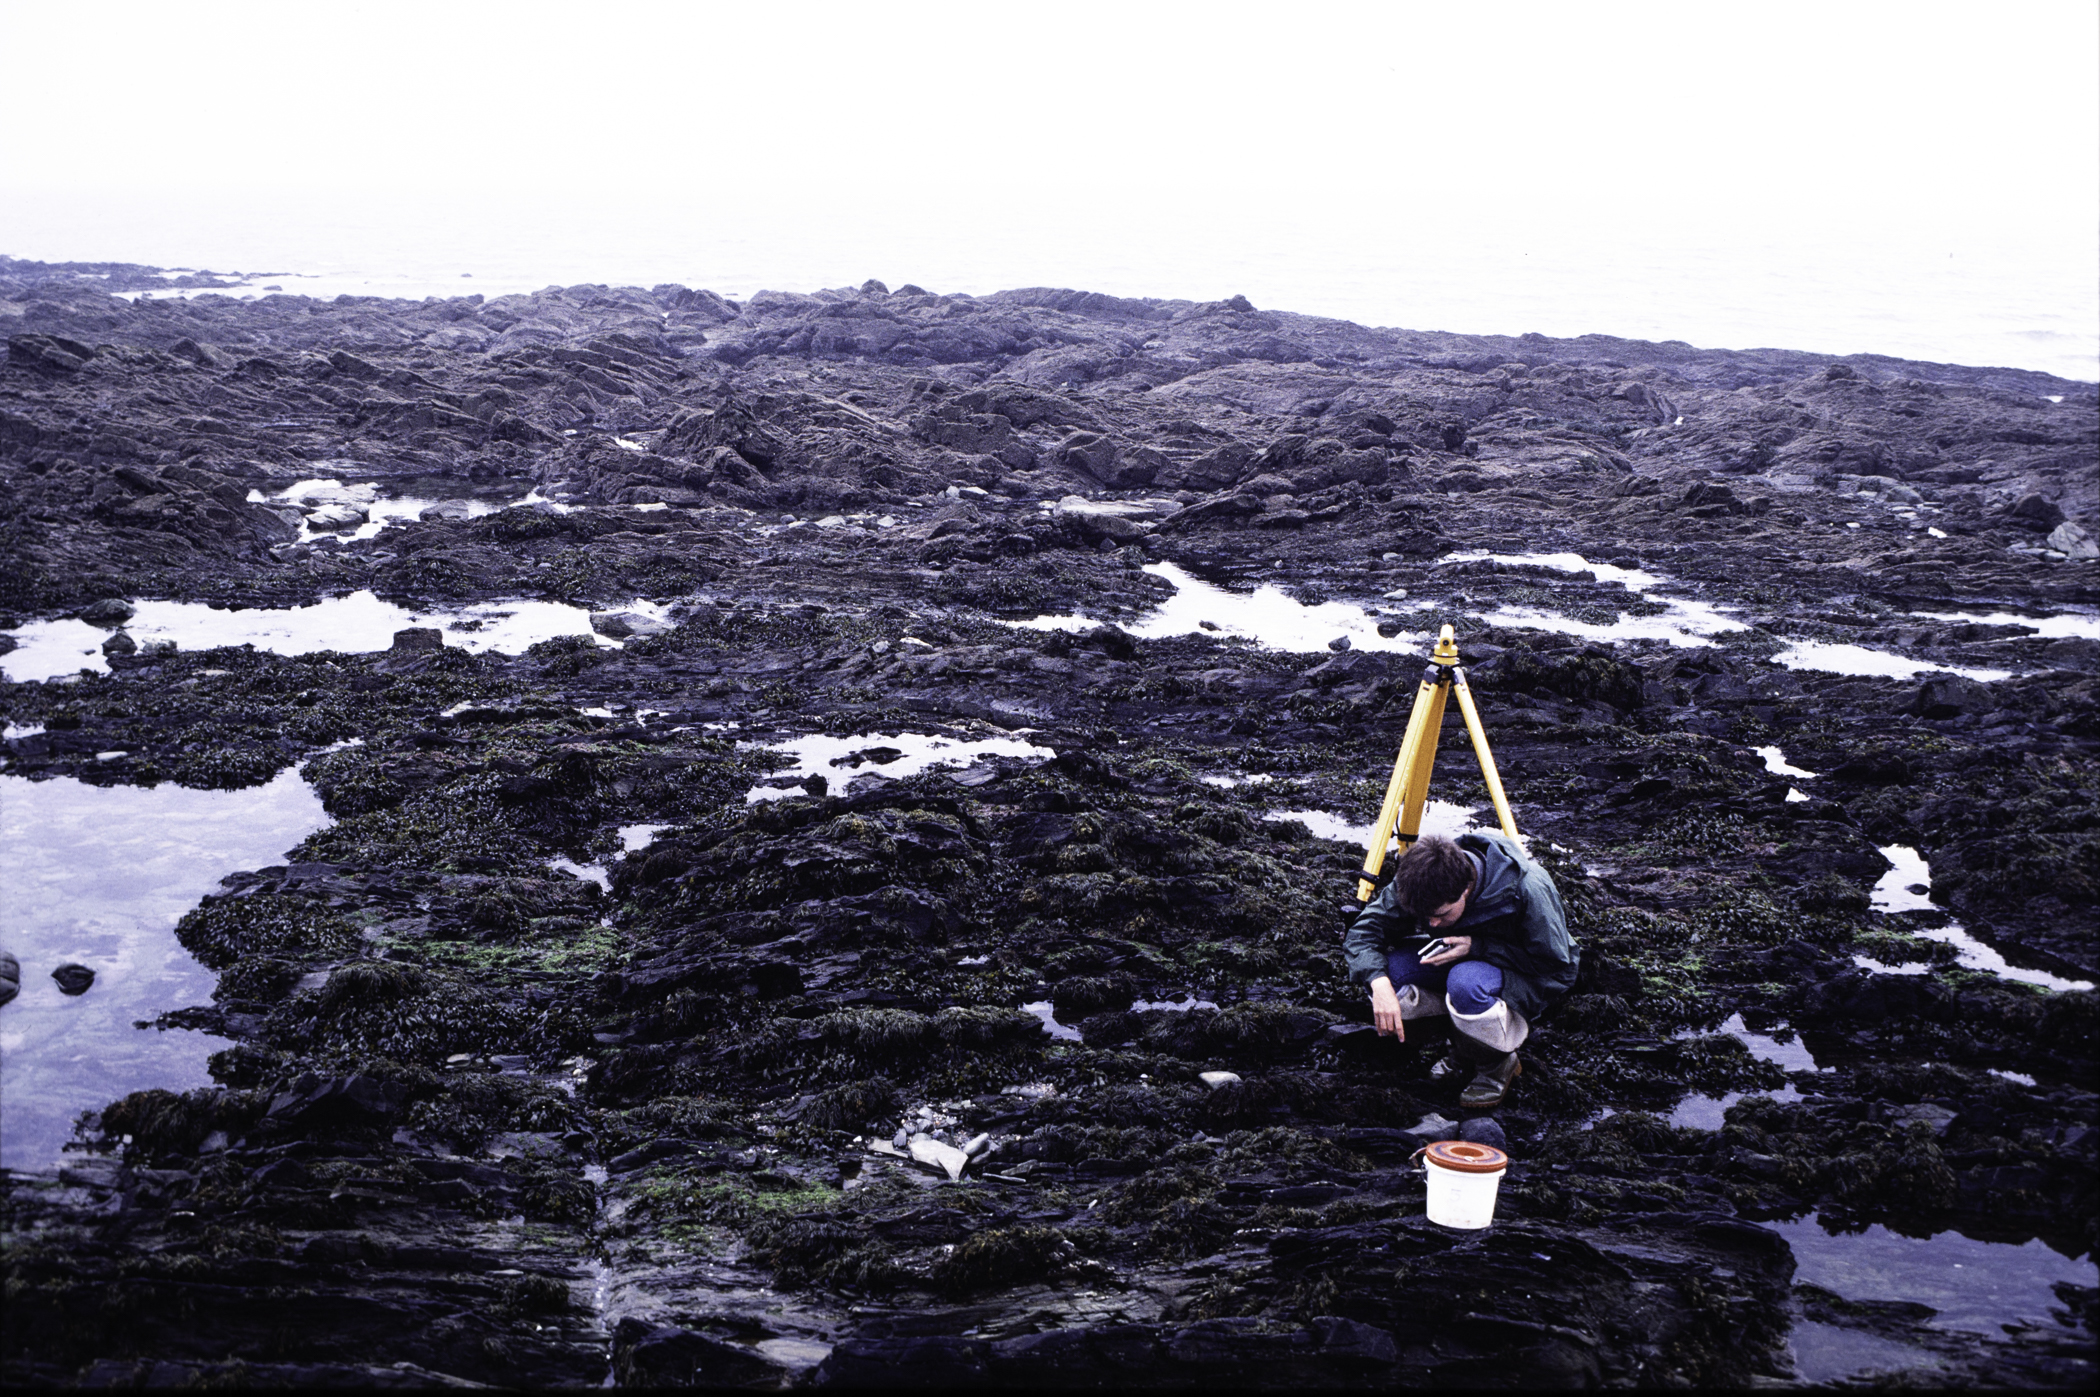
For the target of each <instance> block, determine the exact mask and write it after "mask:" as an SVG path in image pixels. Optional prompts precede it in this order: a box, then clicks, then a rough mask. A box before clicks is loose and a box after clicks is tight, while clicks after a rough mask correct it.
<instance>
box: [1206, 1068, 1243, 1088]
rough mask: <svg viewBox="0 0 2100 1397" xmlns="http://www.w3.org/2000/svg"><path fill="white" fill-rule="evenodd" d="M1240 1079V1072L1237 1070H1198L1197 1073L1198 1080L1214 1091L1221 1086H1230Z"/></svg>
mask: <svg viewBox="0 0 2100 1397" xmlns="http://www.w3.org/2000/svg"><path fill="white" fill-rule="evenodd" d="M1239 1079H1240V1074H1239V1073H1237V1072H1198V1073H1197V1074H1196V1080H1197V1081H1199V1082H1201V1083H1203V1085H1205V1086H1207V1087H1209V1088H1210V1089H1211V1090H1212V1091H1216V1090H1217V1089H1218V1088H1219V1087H1229V1086H1231V1085H1232V1084H1233V1083H1234V1082H1237V1081H1238V1080H1239Z"/></svg>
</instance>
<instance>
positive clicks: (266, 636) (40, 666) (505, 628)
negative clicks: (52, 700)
mask: <svg viewBox="0 0 2100 1397" xmlns="http://www.w3.org/2000/svg"><path fill="white" fill-rule="evenodd" d="M135 605H136V606H137V611H136V613H135V614H134V615H133V616H132V618H131V620H130V621H129V622H127V623H126V624H125V626H124V629H125V630H126V631H127V632H129V633H130V635H131V638H132V639H133V640H136V641H138V642H139V643H140V644H141V645H144V644H146V643H148V642H149V641H155V640H172V641H174V642H175V644H176V646H177V647H178V648H180V649H183V650H209V649H213V648H215V647H217V646H221V645H253V646H254V647H255V648H256V649H258V650H267V651H269V652H271V653H272V654H277V655H307V654H312V653H314V652H315V651H320V650H336V651H342V652H345V653H352V654H355V653H367V652H371V651H375V650H385V649H387V648H388V647H389V646H391V645H392V644H393V643H394V632H396V631H399V630H406V629H408V628H410V627H413V626H435V627H440V628H442V629H443V630H444V631H445V643H446V644H447V645H454V646H458V647H459V648H461V649H463V650H468V651H472V652H475V653H479V652H481V651H484V650H500V651H503V652H504V653H505V654H516V653H518V652H519V651H522V650H524V649H525V648H526V647H527V646H530V645H535V644H537V643H538V642H540V641H542V640H553V639H555V638H556V637H558V636H568V635H574V636H586V637H589V638H590V639H591V640H592V641H593V642H595V643H596V644H598V645H602V646H608V647H617V646H618V645H619V642H618V641H614V640H608V639H606V638H605V637H603V636H600V635H598V634H597V633H596V632H594V631H593V630H592V629H591V614H590V612H589V611H587V610H585V609H584V608H582V607H580V606H569V605H567V604H566V603H563V602H551V601H501V602H480V603H477V604H475V605H473V606H467V607H462V608H460V609H459V610H457V611H436V610H420V611H411V610H409V609H407V608H405V607H400V606H396V605H395V604H394V603H392V602H389V601H381V600H380V599H379V598H378V597H377V596H375V595H373V594H372V593H371V592H369V591H362V592H352V593H351V594H349V595H348V596H342V597H328V598H326V599H324V600H322V601H318V602H315V603H314V604H313V605H311V606H296V607H247V608H243V609H241V610H237V611H234V610H221V609H218V608H214V607H211V606H208V605H206V604H205V603H203V602H178V601H142V602H138V603H135ZM620 609H623V610H630V611H639V612H643V613H644V614H647V615H651V616H655V615H660V614H661V612H662V608H661V607H658V606H655V605H653V604H651V603H647V602H639V601H638V602H635V603H633V604H632V605H630V606H627V607H624V608H620ZM12 634H13V635H14V637H15V641H16V645H17V648H16V649H15V650H13V651H11V652H10V653H8V654H7V655H5V656H0V673H4V674H5V675H6V677H7V678H9V679H11V680H14V681H15V682H16V683H24V682H28V681H32V680H46V679H54V678H57V677H58V676H60V675H66V674H75V673H78V672H79V671H80V670H83V669H87V670H94V671H96V672H97V673H103V672H107V670H108V669H109V661H108V660H107V659H105V658H104V657H103V654H102V642H103V641H105V640H107V639H108V638H109V636H110V634H111V633H110V632H109V631H106V630H102V629H99V628H98V627H95V626H90V625H89V624H88V623H87V622H85V621H79V620H73V619H71V618H65V619H60V620H54V621H32V622H30V623H29V624H28V625H26V626H23V627H21V628H20V629H19V630H16V631H14V632H13V633H12Z"/></svg>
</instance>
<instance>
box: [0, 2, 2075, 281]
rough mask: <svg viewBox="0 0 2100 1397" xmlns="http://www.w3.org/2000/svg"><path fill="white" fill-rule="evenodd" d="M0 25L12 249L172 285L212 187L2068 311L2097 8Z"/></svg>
mask: <svg viewBox="0 0 2100 1397" xmlns="http://www.w3.org/2000/svg"><path fill="white" fill-rule="evenodd" d="M0 25H4V28H0V52H4V53H5V54H6V70H5V71H6V74H7V76H6V88H7V97H6V107H7V112H8V116H7V134H6V136H5V138H4V139H0V251H6V252H13V253H16V254H17V255H32V256H43V257H57V256H79V257H124V258H129V259H132V260H140V261H149V262H151V261H156V260H159V261H161V262H162V264H163V265H166V264H168V263H169V262H172V261H176V260H177V259H181V258H184V257H197V256H204V255H208V254H207V253H205V252H192V251H188V250H187V249H184V250H174V248H173V242H174V241H175V240H174V238H173V234H172V232H170V233H169V234H168V235H167V236H166V237H164V238H162V240H161V242H160V243H159V244H156V239H155V233H156V229H155V226H154V225H155V222H156V218H155V216H154V214H153V213H152V203H153V200H154V199H156V198H158V197H161V194H160V191H167V197H168V199H169V205H168V207H169V209H170V210H171V212H170V213H169V214H168V218H169V219H170V220H174V219H175V217H176V215H175V214H174V213H173V212H172V210H173V208H174V206H175V204H177V203H186V204H194V203H196V202H197V201H198V200H199V199H200V198H208V197H209V196H210V194H211V192H212V191H215V190H220V189H224V190H227V191H228V192H229V193H230V194H234V195H236V196H237V197H239V198H245V199H252V200H264V201H267V200H268V199H270V198H271V197H272V196H273V195H281V196H282V197H283V198H284V200H285V201H286V205H287V206H289V204H290V202H291V201H293V200H294V199H295V198H303V199H307V200H312V199H314V198H326V199H331V200H335V201H337V205H338V207H339V208H340V209H341V210H342V212H343V216H344V217H350V216H352V215H353V214H354V215H355V216H358V217H362V218H365V219H368V220H375V221H379V222H382V223H383V222H384V221H386V220H388V219H392V218H396V217H399V218H413V217H415V216H416V213H415V211H416V210H418V209H419V208H431V207H435V206H436V204H437V203H440V202H447V203H453V204H458V203H460V202H462V201H466V202H470V203H472V204H473V205H475V206H477V207H483V208H486V209H488V210H491V211H498V210H500V211H502V214H501V218H502V219H503V220H517V219H532V218H541V217H543V218H547V219H557V218H559V219H567V220H577V219H584V218H591V219H598V220H600V222H601V224H602V227H603V236H604V237H605V238H606V240H607V243H608V245H610V244H611V243H612V242H615V241H617V240H618V239H619V238H621V237H629V238H632V237H635V236H638V235H639V232H640V231H642V230H654V234H655V235H657V236H663V235H666V234H667V233H673V232H676V231H677V230H678V229H680V228H682V227H698V226H701V225H702V223H703V222H704V223H706V224H707V225H709V226H713V227H715V228H718V229H719V228H723V227H726V226H728V225H730V224H732V223H734V224H736V225H739V226H743V227H749V228H763V227H764V226H765V225H766V224H767V222H768V221H769V220H770V221H771V222H772V224H773V225H774V226H776V227H786V226H787V225H789V224H793V226H794V233H795V235H796V236H797V237H799V238H802V239H803V240H804V241H805V243H808V242H809V240H811V239H814V238H819V237H833V238H835V239H836V240H838V241H839V242H840V243H841V244H848V243H851V242H853V240H855V239H856V238H859V239H861V240H862V243H863V245H865V246H870V247H873V246H877V245H879V244H880V236H879V234H880V233H881V229H880V227H879V226H878V225H881V224H883V223H884V221H885V220H889V221H892V222H894V221H895V220H898V219H902V218H917V219H921V220H924V219H926V218H928V217H930V216H933V215H935V214H937V215H938V217H939V218H940V219H942V220H946V221H947V227H948V231H950V232H951V233H952V232H954V231H955V230H956V229H957V228H967V226H968V224H969V222H970V220H972V219H982V220H983V222H984V224H985V226H986V228H987V229H1007V228H1012V227H1016V226H1019V222H1017V221H1026V222H1027V225H1028V226H1030V227H1032V228H1033V229H1035V230H1037V231H1038V232H1039V233H1040V232H1041V230H1044V229H1067V230H1069V232H1070V236H1072V237H1074V238H1080V237H1084V238H1090V239H1101V238H1104V237H1113V236H1114V235H1115V230H1117V229H1118V228H1128V229H1129V230H1130V233H1129V236H1130V241H1131V248H1130V251H1131V255H1132V257H1133V258H1136V259H1138V262H1137V263H1133V265H1134V266H1136V265H1138V263H1141V262H1142V261H1143V259H1144V257H1146V256H1152V257H1154V258H1156V259H1159V261H1160V264H1161V265H1162V266H1169V265H1170V264H1171V260H1172V253H1173V250H1172V248H1171V247H1160V246H1156V245H1155V246H1151V247H1147V246H1145V244H1147V243H1148V242H1149V243H1152V244H1158V243H1160V242H1162V241H1163V240H1164V241H1167V242H1171V241H1172V240H1173V239H1174V238H1178V237H1182V236H1194V235H1195V234H1196V232H1197V231H1198V230H1205V231H1207V233H1208V234H1209V235H1210V236H1214V237H1217V238H1220V239H1228V240H1229V238H1230V236H1231V235H1232V230H1235V229H1244V230H1245V234H1244V238H1243V241H1244V242H1245V244H1246V250H1247V255H1248V257H1250V258H1252V259H1253V261H1254V262H1256V263H1258V262H1259V260H1260V258H1261V257H1263V256H1265V255H1270V254H1268V253H1265V252H1264V251H1263V248H1270V249H1275V252H1274V254H1273V255H1275V256H1278V257H1290V256H1295V257H1299V258H1305V257H1310V256H1314V255H1320V256H1330V255H1333V256H1344V255H1347V254H1348V252H1349V251H1350V249H1351V248H1352V247H1354V246H1355V245H1356V244H1357V243H1359V242H1361V243H1365V244H1368V243H1370V242H1372V241H1375V240H1377V239H1380V238H1402V237H1404V236H1406V234H1407V233H1408V231H1409V230H1410V229H1425V228H1431V227H1434V228H1435V229H1437V230H1438V231H1439V234H1440V236H1441V237H1442V238H1443V240H1444V244H1443V245H1445V246H1449V245H1450V240H1451V239H1452V238H1453V237H1462V236H1463V235H1464V233H1465V230H1466V229H1468V228H1473V227H1477V228H1480V229H1484V230H1486V229H1494V230H1504V231H1506V230H1507V229H1508V228H1509V227H1511V226H1515V225H1518V224H1522V225H1523V226H1525V227H1527V228H1528V229H1531V230H1534V231H1535V232H1536V233H1538V234H1539V235H1541V236H1542V237H1550V238H1552V239H1555V240H1557V242H1556V246H1578V245H1583V244H1590V245H1597V246H1605V245H1614V244H1631V243H1640V244H1649V245H1662V244H1667V243H1669V242H1670V241H1672V240H1675V239H1690V240H1699V241H1704V242H1707V243H1710V244H1713V245H1716V246H1719V245H1724V244H1725V245H1727V246H1729V247H1731V248H1736V249H1742V248H1752V247H1756V246H1760V245H1761V246H1763V247H1764V248H1765V249H1766V250H1767V253H1768V254H1769V255H1763V254H1761V255H1762V256H1763V258H1764V260H1763V263H1761V265H1764V266H1765V270H1766V272H1767V273H1768V274H1770V275H1777V276H1785V275H1786V274H1787V271H1786V268H1787V265H1788V264H1787V260H1786V259H1787V255H1788V254H1787V253H1786V249H1788V248H1792V247H1797V246H1798V247H1803V248H1805V247H1808V246H1810V245H1811V244H1816V243H1824V244H1829V243H1844V244H1847V245H1849V246H1850V247H1851V248H1853V249H1854V250H1855V251H1856V250H1857V249H1861V248H1886V249H1888V250H1889V251H1890V252H1891V254H1892V255H1893V254H1895V253H1897V252H1898V251H1903V252H1904V253H1905V254H1906V255H1914V256H1917V257H1926V256H1931V257H1939V258H1941V259H1942V260H1943V261H1944V260H1945V259H1946V258H1947V257H1948V255H1949V254H1951V253H1953V252H1956V251H1960V252H1963V253H1964V254H1967V253H1969V252H1971V251H1976V252H1978V253H1979V254H1980V255H1981V256H1982V258H1983V259H1985V260H1986V261H1988V262H1989V263H1990V264H1991V265H1990V266H1988V267H1987V268H1986V269H1985V270H1987V271H1991V272H1994V273H2010V272H2011V271H2013V270H2017V269H2019V268H2021V267H2024V268H2025V269H2026V271H2027V272H2029V273H2032V274H2035V275H2039V276H2041V277H2042V278H2043V279H2044V281H2045V282H2048V284H2056V283H2057V282H2061V283H2062V284H2064V285H2066V286H2067V287H2075V288H2076V290H2077V293H2078V296H2079V297H2083V298H2085V300H2090V299H2091V296H2092V294H2093V291H2092V283H2093V280H2094V262H2095V258H2094V255H2093V254H2094V248H2095V246H2096V241H2100V60H2096V56H2095V55H2096V54H2100V5H2096V4H2095V3H2093V0H2001V3H1996V4H1984V3H1976V0H1964V2H1963V3H1958V4H1957V3H1943V2H1936V0H1902V3H1875V2H1873V0H1814V3H1788V2H1784V0H1782V2H1779V3H1775V2H1774V0H1764V3H1758V4H1754V5H1752V4H1741V3H1737V4H1727V5H1723V4H1716V3H1688V2H1687V0H1673V2H1672V3H1637V2H1633V0H1628V2H1625V3H1610V2H1609V0H1596V2H1595V3H1581V0H1566V2H1564V3H1528V2H1527V0H1495V2H1494V3H1487V2H1486V0H1482V3H1458V0H1438V2H1437V3H1430V4H1407V3H1383V4H1371V5H1362V4H1320V3H1307V2H1306V0H1298V2H1297V3H1292V4H1289V5H1280V4H1271V5H1265V6H1232V5H1223V4H1216V3H1211V4H1178V3H1153V4H1147V3H1142V0H1123V2H1122V3H1111V4H1093V3H1084V0H1061V2H1060V3H1055V4H1040V3H999V2H998V0H978V3H971V4H940V3H882V0H860V2H859V3H808V2H806V0H805V2H804V3H793V2H792V0H768V2H767V3H754V0H738V3H729V4H717V3H706V2H705V0H694V2H693V3H683V4H644V3H622V0H593V3H588V4H580V3H569V4H560V5H555V4H544V3H534V2H533V0H508V3H461V2H457V0H452V2H448V0H413V3H397V2H396V0H364V2H363V3H342V0H334V3H267V4H242V3H227V2H225V0H215V2H210V3H206V2H202V0H191V2H190V3H185V0H156V3H92V0H71V3H55V2H54V0H0ZM178 191H179V194H178ZM322 191H325V193H323V192H322ZM434 196H441V197H434ZM418 201H423V202H422V203H419V202H418ZM258 208H259V211H263V210H261V206H260V205H258ZM500 221H501V220H499V219H497V218H495V217H494V216H493V213H492V217H491V219H490V221H489V223H488V225H487V226H486V227H485V228H484V229H483V230H482V231H481V232H480V233H479V234H478V236H480V237H482V238H485V239H491V240H500V239H501V238H502V237H503V236H504V234H503V230H502V228H501V227H500V226H498V224H499V222H500ZM987 236H988V237H991V236H993V235H992V234H987ZM997 236H1004V234H1003V233H1002V234H998V235H997ZM1321 239H1325V241H1324V242H1322V241H1320V240H1321ZM1264 240H1266V241H1264ZM59 243H64V244H66V246H65V247H60V246H57V244H59ZM157 245H159V246H168V247H169V248H170V250H169V251H166V252H156V251H155V248H156V246H157ZM1314 247H1318V248H1323V249H1325V251H1322V252H1319V253H1314V252H1311V251H1307V250H1305V249H1310V248H1314ZM242 255H253V256H258V257H261V256H266V255H267V254H265V253H259V252H258V253H253V254H250V253H248V252H246V251H244V252H243V254H242ZM226 256H228V254H221V257H222V259H223V258H225V257H226ZM807 261H808V258H807V256H805V257H804V262H805V263H806V262H807ZM224 264H225V263H224V261H223V260H222V262H221V263H220V265H224ZM1250 265H1251V264H1250ZM1053 270H1054V269H1053ZM1622 270H1623V269H1622ZM904 274H908V272H907V273H904ZM1047 274H1048V273H1046V275H1047ZM986 275H999V276H1002V277H1004V278H1005V279H1006V280H1007V283H1008V284H1026V283H1027V282H1030V281H1036V280H1040V279H1043V278H1041V277H1037V276H1032V275H1029V269H1028V268H1027V267H1023V266H1018V265H1016V266H1015V267H1013V268H1012V269H1010V270H1009V269H1006V268H998V269H996V270H992V271H987V272H986ZM1134 275H1135V273H1134ZM1841 279H1843V278H1841ZM2052 279H2053V280H2052ZM1161 294H1177V293H1175V292H1173V291H1172V290H1171V289H1169V288H1166V287H1164V286H1163V287H1162V289H1161ZM2073 299H2076V297H2074V298H2073Z"/></svg>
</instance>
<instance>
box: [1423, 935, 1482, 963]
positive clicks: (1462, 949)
mask: <svg viewBox="0 0 2100 1397" xmlns="http://www.w3.org/2000/svg"><path fill="white" fill-rule="evenodd" d="M1471 954H1473V938H1472V937H1470V936H1447V937H1445V938H1444V949H1443V950H1442V951H1440V952H1439V953H1437V954H1436V955H1433V956H1424V957H1422V964H1424V965H1449V964H1451V963H1452V962H1453V961H1459V960H1464V959H1465V958H1466V957H1467V956H1469V955H1471Z"/></svg>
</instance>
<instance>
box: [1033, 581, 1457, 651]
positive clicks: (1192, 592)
mask: <svg viewBox="0 0 2100 1397" xmlns="http://www.w3.org/2000/svg"><path fill="white" fill-rule="evenodd" d="M1145 571H1146V572H1149V573H1151V574H1152V575H1153V576H1154V577H1163V578H1165V579H1166V580H1167V581H1169V582H1171V583H1173V584H1174V595H1173V596H1171V597H1168V598H1167V599H1166V600H1165V601H1164V602H1162V603H1160V605H1159V607H1158V609H1156V610H1154V611H1150V612H1147V613H1146V614H1145V615H1144V616H1141V617H1139V618H1138V619H1137V620H1135V621H1132V622H1129V623H1128V624H1127V625H1125V627H1124V629H1125V630H1127V631H1129V632H1130V633H1131V634H1132V635H1134V636H1140V637H1143V638H1145V639H1148V640H1157V639H1161V638H1163V637H1166V636H1176V635H1202V634H1211V635H1218V636H1239V637H1241V638H1242V639H1245V640H1251V641H1254V642H1255V643H1256V644H1258V645H1260V646H1261V647H1262V648H1263V649H1266V650H1284V651H1289V652H1291V653H1293V654H1309V653H1313V652H1316V651H1321V650H1325V649H1327V648H1328V642H1329V641H1332V640H1339V639H1342V638H1344V637H1346V638H1347V639H1348V641H1349V644H1350V647H1351V648H1352V649H1357V650H1418V649H1420V648H1421V646H1422V642H1423V641H1424V640H1425V639H1426V638H1427V637H1425V636H1421V635H1409V634H1405V633H1402V634H1400V635H1390V636H1386V635H1380V634H1379V633H1378V619H1377V618H1376V617H1375V616H1372V615H1371V614H1370V613H1369V612H1367V611H1365V610H1364V609H1363V608H1362V607H1360V606H1351V605H1350V604H1349V603H1347V602H1338V601H1329V602H1321V603H1320V604H1318V605H1317V606H1307V605H1306V604H1305V603H1304V602H1302V601H1299V600H1298V599H1297V598H1296V597H1293V596H1291V595H1290V594H1289V593H1287V592H1285V591H1284V590H1283V589H1282V588H1280V587H1275V586H1271V585H1268V584H1264V585H1262V586H1260V587H1257V588H1255V589H1254V590H1253V591H1252V592H1228V591H1226V590H1225V589H1224V588H1223V587H1219V586H1215V585H1214V584H1212V583H1209V582H1205V581H1203V580H1202V579H1201V578H1198V577H1191V576H1190V575H1189V574H1188V573H1186V572H1183V571H1182V570H1181V569H1180V568H1178V567H1176V566H1175V565H1174V564H1172V563H1148V564H1146V565H1145ZM1015 624H1017V625H1020V626H1022V627H1024V628H1026V629H1029V630H1038V631H1084V630H1091V629H1093V628H1094V627H1095V626H1099V625H1102V624H1104V623H1103V622H1100V621H1097V620H1094V619H1093V618H1092V617H1088V616H1038V617H1036V618H1035V619H1033V620H1030V621H1020V622H1016V623H1015Z"/></svg>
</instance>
